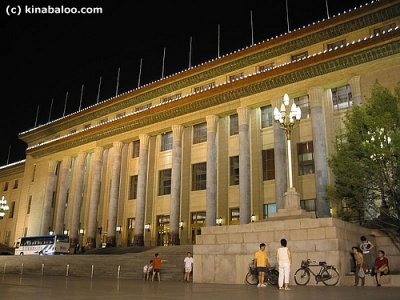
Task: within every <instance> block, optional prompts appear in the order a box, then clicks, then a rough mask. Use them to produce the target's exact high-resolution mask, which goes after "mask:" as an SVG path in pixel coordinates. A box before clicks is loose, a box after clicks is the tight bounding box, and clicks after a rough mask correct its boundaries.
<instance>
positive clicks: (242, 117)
mask: <svg viewBox="0 0 400 300" xmlns="http://www.w3.org/2000/svg"><path fill="white" fill-rule="evenodd" d="M249 111H250V109H249V108H248V107H247V106H244V107H238V108H237V113H238V117H239V126H240V125H249Z"/></svg>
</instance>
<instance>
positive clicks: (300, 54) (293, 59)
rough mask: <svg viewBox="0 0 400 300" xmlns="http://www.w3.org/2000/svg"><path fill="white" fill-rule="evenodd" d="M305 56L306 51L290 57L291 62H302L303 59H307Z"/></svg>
mask: <svg viewBox="0 0 400 300" xmlns="http://www.w3.org/2000/svg"><path fill="white" fill-rule="evenodd" d="M307 56H308V52H307V51H305V52H301V53H298V54H295V55H292V62H294V61H297V60H302V59H304V58H307Z"/></svg>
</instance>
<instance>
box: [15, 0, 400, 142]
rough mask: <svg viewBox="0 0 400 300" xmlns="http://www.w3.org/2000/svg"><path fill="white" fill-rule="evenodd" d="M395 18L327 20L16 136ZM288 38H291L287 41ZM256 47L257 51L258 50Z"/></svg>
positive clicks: (398, 11)
mask: <svg viewBox="0 0 400 300" xmlns="http://www.w3.org/2000/svg"><path fill="white" fill-rule="evenodd" d="M387 2H388V1H387ZM388 3H390V2H388ZM378 8H379V7H378ZM399 15H400V4H399V3H394V4H393V5H392V6H386V7H382V9H379V10H376V11H373V12H371V13H369V14H364V15H362V14H361V15H360V16H358V17H357V16H356V17H353V18H352V19H350V20H348V21H343V18H339V19H338V21H334V20H333V21H331V22H341V23H333V24H332V23H327V24H325V25H322V24H315V25H312V26H310V27H309V28H307V32H310V33H309V34H307V33H306V34H304V35H300V34H299V32H292V33H289V34H287V35H285V36H283V37H280V38H277V39H275V40H273V41H272V40H271V41H268V42H264V43H262V44H261V45H259V46H260V47H261V50H256V51H257V52H255V53H250V54H248V55H246V56H243V55H244V53H243V54H240V53H239V54H237V56H236V59H234V60H230V61H228V62H227V63H223V64H220V65H217V66H215V67H211V68H204V71H201V72H197V73H195V74H192V75H189V76H184V74H182V78H181V79H178V80H175V81H172V82H170V83H167V84H164V85H161V86H159V87H156V88H154V89H150V90H149V89H147V91H144V92H141V91H140V90H139V92H141V93H140V94H138V95H134V96H132V95H130V93H128V95H126V94H125V95H121V96H119V97H117V98H116V99H113V101H114V102H115V103H113V104H112V105H109V104H105V105H103V107H102V106H99V107H97V108H93V109H91V110H90V112H89V111H83V112H82V113H79V114H77V115H74V116H73V117H71V118H69V119H68V118H66V119H63V120H59V121H55V122H54V123H51V124H48V125H45V126H44V127H43V128H41V129H40V130H33V131H32V132H29V133H23V134H20V138H21V139H22V140H24V141H25V142H27V143H28V144H29V143H30V142H32V141H37V140H40V139H46V137H47V136H48V134H49V131H48V130H50V128H52V127H54V126H57V132H59V131H63V130H67V129H70V128H72V127H74V126H79V125H81V124H84V123H90V122H92V121H93V120H94V119H97V118H101V117H103V116H105V115H108V114H111V113H114V112H117V111H120V110H123V109H126V108H129V107H132V106H134V105H137V104H139V103H142V102H145V101H148V100H150V99H154V98H158V97H161V96H163V95H165V94H168V93H171V92H174V91H177V90H179V89H182V88H186V87H188V86H193V85H196V84H198V83H200V82H204V81H207V80H210V79H212V78H215V77H217V76H220V75H223V74H227V73H230V72H234V71H235V70H238V69H242V68H244V67H247V66H251V65H254V64H257V63H260V62H262V61H265V60H268V59H272V58H274V57H277V56H280V55H282V54H285V53H290V52H293V51H296V50H297V49H302V48H305V47H307V46H310V45H313V44H317V43H321V42H323V41H326V40H329V39H333V38H335V37H338V36H341V35H345V34H347V33H350V32H352V31H355V30H358V29H361V28H365V27H368V26H371V25H373V24H377V23H380V22H384V21H385V20H389V19H393V18H396V17H398V16H399ZM314 26H315V28H316V29H317V30H318V31H314V30H313V29H312V28H313V27H314ZM292 35H293V36H294V38H291V36H292ZM256 48H257V49H258V48H259V47H256ZM178 78H179V76H178ZM118 98H119V99H118ZM51 132H54V130H51Z"/></svg>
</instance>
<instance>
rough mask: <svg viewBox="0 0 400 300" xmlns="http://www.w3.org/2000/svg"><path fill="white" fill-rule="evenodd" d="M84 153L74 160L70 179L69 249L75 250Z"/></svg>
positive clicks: (79, 213)
mask: <svg viewBox="0 0 400 300" xmlns="http://www.w3.org/2000/svg"><path fill="white" fill-rule="evenodd" d="M85 158H86V153H84V152H80V153H79V154H78V157H77V158H76V160H75V165H74V176H73V178H72V188H73V196H74V199H73V201H72V204H73V207H72V221H71V231H70V247H71V249H74V248H75V245H76V244H77V243H78V241H79V223H80V222H79V221H80V216H81V205H82V198H83V195H82V194H83V180H84V177H85V176H84V175H85Z"/></svg>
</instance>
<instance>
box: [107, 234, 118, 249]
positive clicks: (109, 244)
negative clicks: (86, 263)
mask: <svg viewBox="0 0 400 300" xmlns="http://www.w3.org/2000/svg"><path fill="white" fill-rule="evenodd" d="M116 245H117V241H116V238H115V236H108V237H107V240H106V247H116Z"/></svg>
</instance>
